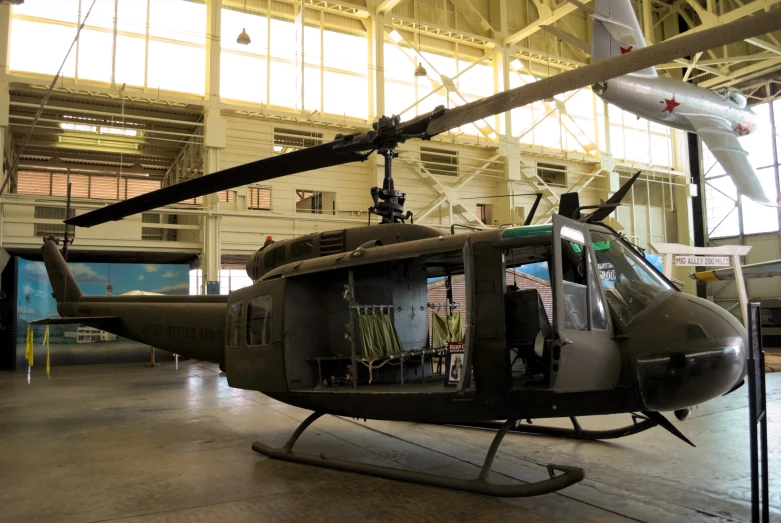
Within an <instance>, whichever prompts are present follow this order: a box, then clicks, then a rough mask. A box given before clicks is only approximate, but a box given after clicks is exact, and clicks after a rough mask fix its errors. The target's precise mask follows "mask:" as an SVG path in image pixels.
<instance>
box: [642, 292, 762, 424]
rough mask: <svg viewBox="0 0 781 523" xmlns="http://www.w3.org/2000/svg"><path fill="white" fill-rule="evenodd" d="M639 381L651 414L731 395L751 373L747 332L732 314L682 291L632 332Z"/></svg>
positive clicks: (657, 308)
mask: <svg viewBox="0 0 781 523" xmlns="http://www.w3.org/2000/svg"><path fill="white" fill-rule="evenodd" d="M627 334H628V336H629V340H627V341H628V343H627V345H626V349H627V351H628V354H629V358H630V362H631V368H632V371H633V374H634V376H633V377H634V379H636V380H637V385H638V389H639V391H640V396H641V398H640V399H641V401H642V403H643V404H644V405H645V409H646V410H652V411H665V410H676V409H682V408H686V407H693V406H695V405H699V404H700V403H704V402H706V401H708V400H710V399H713V398H716V397H718V396H721V395H722V394H724V393H725V392H727V391H729V390H730V389H731V388H732V387H733V386H734V385H735V384H736V383H737V382H738V381H740V380H741V379H743V377H744V376H745V374H746V356H747V352H746V347H748V342H747V334H746V330H745V329H744V328H743V326H742V325H741V324H740V322H739V321H738V320H737V319H736V318H735V317H734V316H732V315H731V314H730V313H729V312H727V311H726V310H724V309H722V308H720V307H718V306H717V305H714V304H713V303H711V302H709V301H707V300H703V299H700V298H695V297H693V296H689V295H686V294H684V293H681V292H677V293H673V294H670V295H669V296H668V297H667V298H666V299H665V300H664V301H662V303H660V304H658V305H657V306H655V307H654V308H653V309H651V310H647V311H645V313H644V314H642V315H641V316H638V317H637V318H636V319H635V321H633V322H632V323H631V324H630V325H629V328H628V329H627Z"/></svg>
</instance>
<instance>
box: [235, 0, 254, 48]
mask: <svg viewBox="0 0 781 523" xmlns="http://www.w3.org/2000/svg"><path fill="white" fill-rule="evenodd" d="M244 14H247V0H244ZM251 42H252V40H251V39H250V37H249V35H248V34H247V30H246V28H244V27H242V28H241V33H239V36H238V38H236V43H237V44H241V45H249V44H250V43H251Z"/></svg>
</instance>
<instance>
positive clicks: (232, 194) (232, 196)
mask: <svg viewBox="0 0 781 523" xmlns="http://www.w3.org/2000/svg"><path fill="white" fill-rule="evenodd" d="M219 194H220V201H221V202H223V203H233V202H235V201H236V191H220V193H219Z"/></svg>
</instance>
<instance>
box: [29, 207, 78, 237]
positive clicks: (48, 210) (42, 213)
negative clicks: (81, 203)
mask: <svg viewBox="0 0 781 523" xmlns="http://www.w3.org/2000/svg"><path fill="white" fill-rule="evenodd" d="M70 216H71V217H73V216H76V210H75V209H71V210H70ZM35 218H36V223H35V235H36V236H49V235H50V234H53V235H54V236H63V235H64V234H65V224H64V223H62V220H64V219H65V207H44V206H40V205H36V206H35ZM38 220H40V221H38ZM49 221H54V222H55V223H49ZM41 222H43V223H41ZM56 222H59V223H56ZM75 233H76V229H75V227H74V226H73V225H71V226H70V227H69V228H68V234H69V235H71V237H73V235H74V234H75Z"/></svg>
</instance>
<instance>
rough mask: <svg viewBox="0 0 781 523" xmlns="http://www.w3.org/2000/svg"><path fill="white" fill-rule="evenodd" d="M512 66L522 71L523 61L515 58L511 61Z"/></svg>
mask: <svg viewBox="0 0 781 523" xmlns="http://www.w3.org/2000/svg"><path fill="white" fill-rule="evenodd" d="M510 67H512V68H513V69H515V70H516V71H520V70H521V69H523V63H522V62H521V61H520V60H518V59H517V58H516V59H515V60H513V61H512V62H510Z"/></svg>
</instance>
